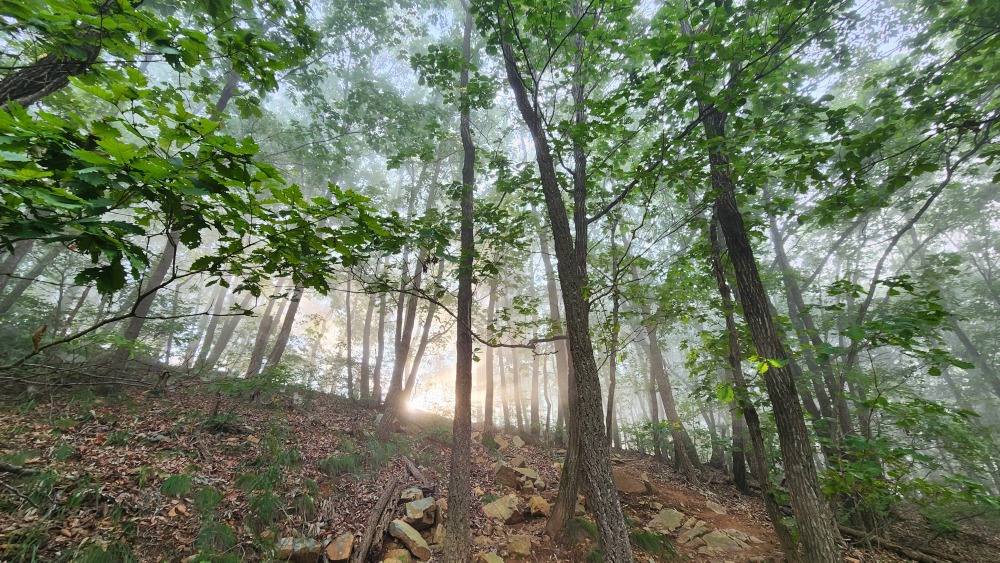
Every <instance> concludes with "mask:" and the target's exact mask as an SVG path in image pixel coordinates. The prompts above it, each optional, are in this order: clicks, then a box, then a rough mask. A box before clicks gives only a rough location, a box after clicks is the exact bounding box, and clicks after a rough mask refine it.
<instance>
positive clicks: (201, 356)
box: [196, 277, 234, 367]
mask: <svg viewBox="0 0 1000 563" xmlns="http://www.w3.org/2000/svg"><path fill="white" fill-rule="evenodd" d="M233 279H234V278H233V277H231V278H230V281H229V283H232V282H233ZM228 293H229V291H228V288H226V286H224V285H222V284H221V283H220V284H219V287H218V289H217V290H216V291H215V304H214V307H213V308H212V319H211V320H210V321H208V326H207V327H205V333H204V334H203V335H202V337H201V349H200V350H198V361H197V364H196V365H197V366H198V367H201V366H204V365H205V362H206V361H207V360H208V352H209V350H210V349H211V348H212V342H213V341H214V340H215V331H216V329H217V328H218V327H219V322H220V320H221V319H222V311H224V310H225V305H226V296H227V295H228Z"/></svg>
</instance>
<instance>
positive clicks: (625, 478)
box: [612, 467, 646, 494]
mask: <svg viewBox="0 0 1000 563" xmlns="http://www.w3.org/2000/svg"><path fill="white" fill-rule="evenodd" d="M612 469H613V472H612V476H613V477H614V480H615V490H617V491H618V492H619V493H633V494H635V493H645V492H646V484H645V483H643V482H642V481H640V480H639V479H636V478H635V477H632V476H630V475H628V474H626V473H625V472H624V471H623V470H622V469H621V468H618V467H614V468H612Z"/></svg>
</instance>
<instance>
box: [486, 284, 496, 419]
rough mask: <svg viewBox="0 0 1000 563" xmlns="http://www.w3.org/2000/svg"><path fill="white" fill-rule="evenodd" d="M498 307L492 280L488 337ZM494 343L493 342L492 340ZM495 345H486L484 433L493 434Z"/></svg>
mask: <svg viewBox="0 0 1000 563" xmlns="http://www.w3.org/2000/svg"><path fill="white" fill-rule="evenodd" d="M496 308H497V281H496V279H495V278H494V279H491V280H490V293H489V302H488V304H487V305H486V338H487V340H488V341H490V340H492V338H493V329H492V327H493V320H494V315H495V314H496ZM490 343H491V344H492V342H490ZM493 355H494V352H493V346H486V360H485V363H486V365H485V371H486V393H485V395H484V398H483V435H484V436H492V435H493V387H494V385H493Z"/></svg>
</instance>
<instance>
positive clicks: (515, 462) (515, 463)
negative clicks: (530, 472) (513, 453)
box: [509, 456, 528, 467]
mask: <svg viewBox="0 0 1000 563" xmlns="http://www.w3.org/2000/svg"><path fill="white" fill-rule="evenodd" d="M509 463H510V466H511V467H527V466H528V462H527V461H524V458H523V457H520V456H518V457H515V458H514V459H511V460H510V462H509Z"/></svg>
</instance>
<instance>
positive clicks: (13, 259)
mask: <svg viewBox="0 0 1000 563" xmlns="http://www.w3.org/2000/svg"><path fill="white" fill-rule="evenodd" d="M34 246H35V241H34V240H23V241H20V242H15V243H14V251H13V252H11V253H10V254H8V255H7V257H6V258H4V261H3V262H2V263H0V294H2V293H3V290H5V289H7V284H8V283H9V282H10V280H12V279H13V277H12V276H13V275H14V272H16V271H17V267H18V266H19V265H20V264H21V260H24V257H25V256H27V255H28V253H29V252H31V249H32V248H33V247H34Z"/></svg>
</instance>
